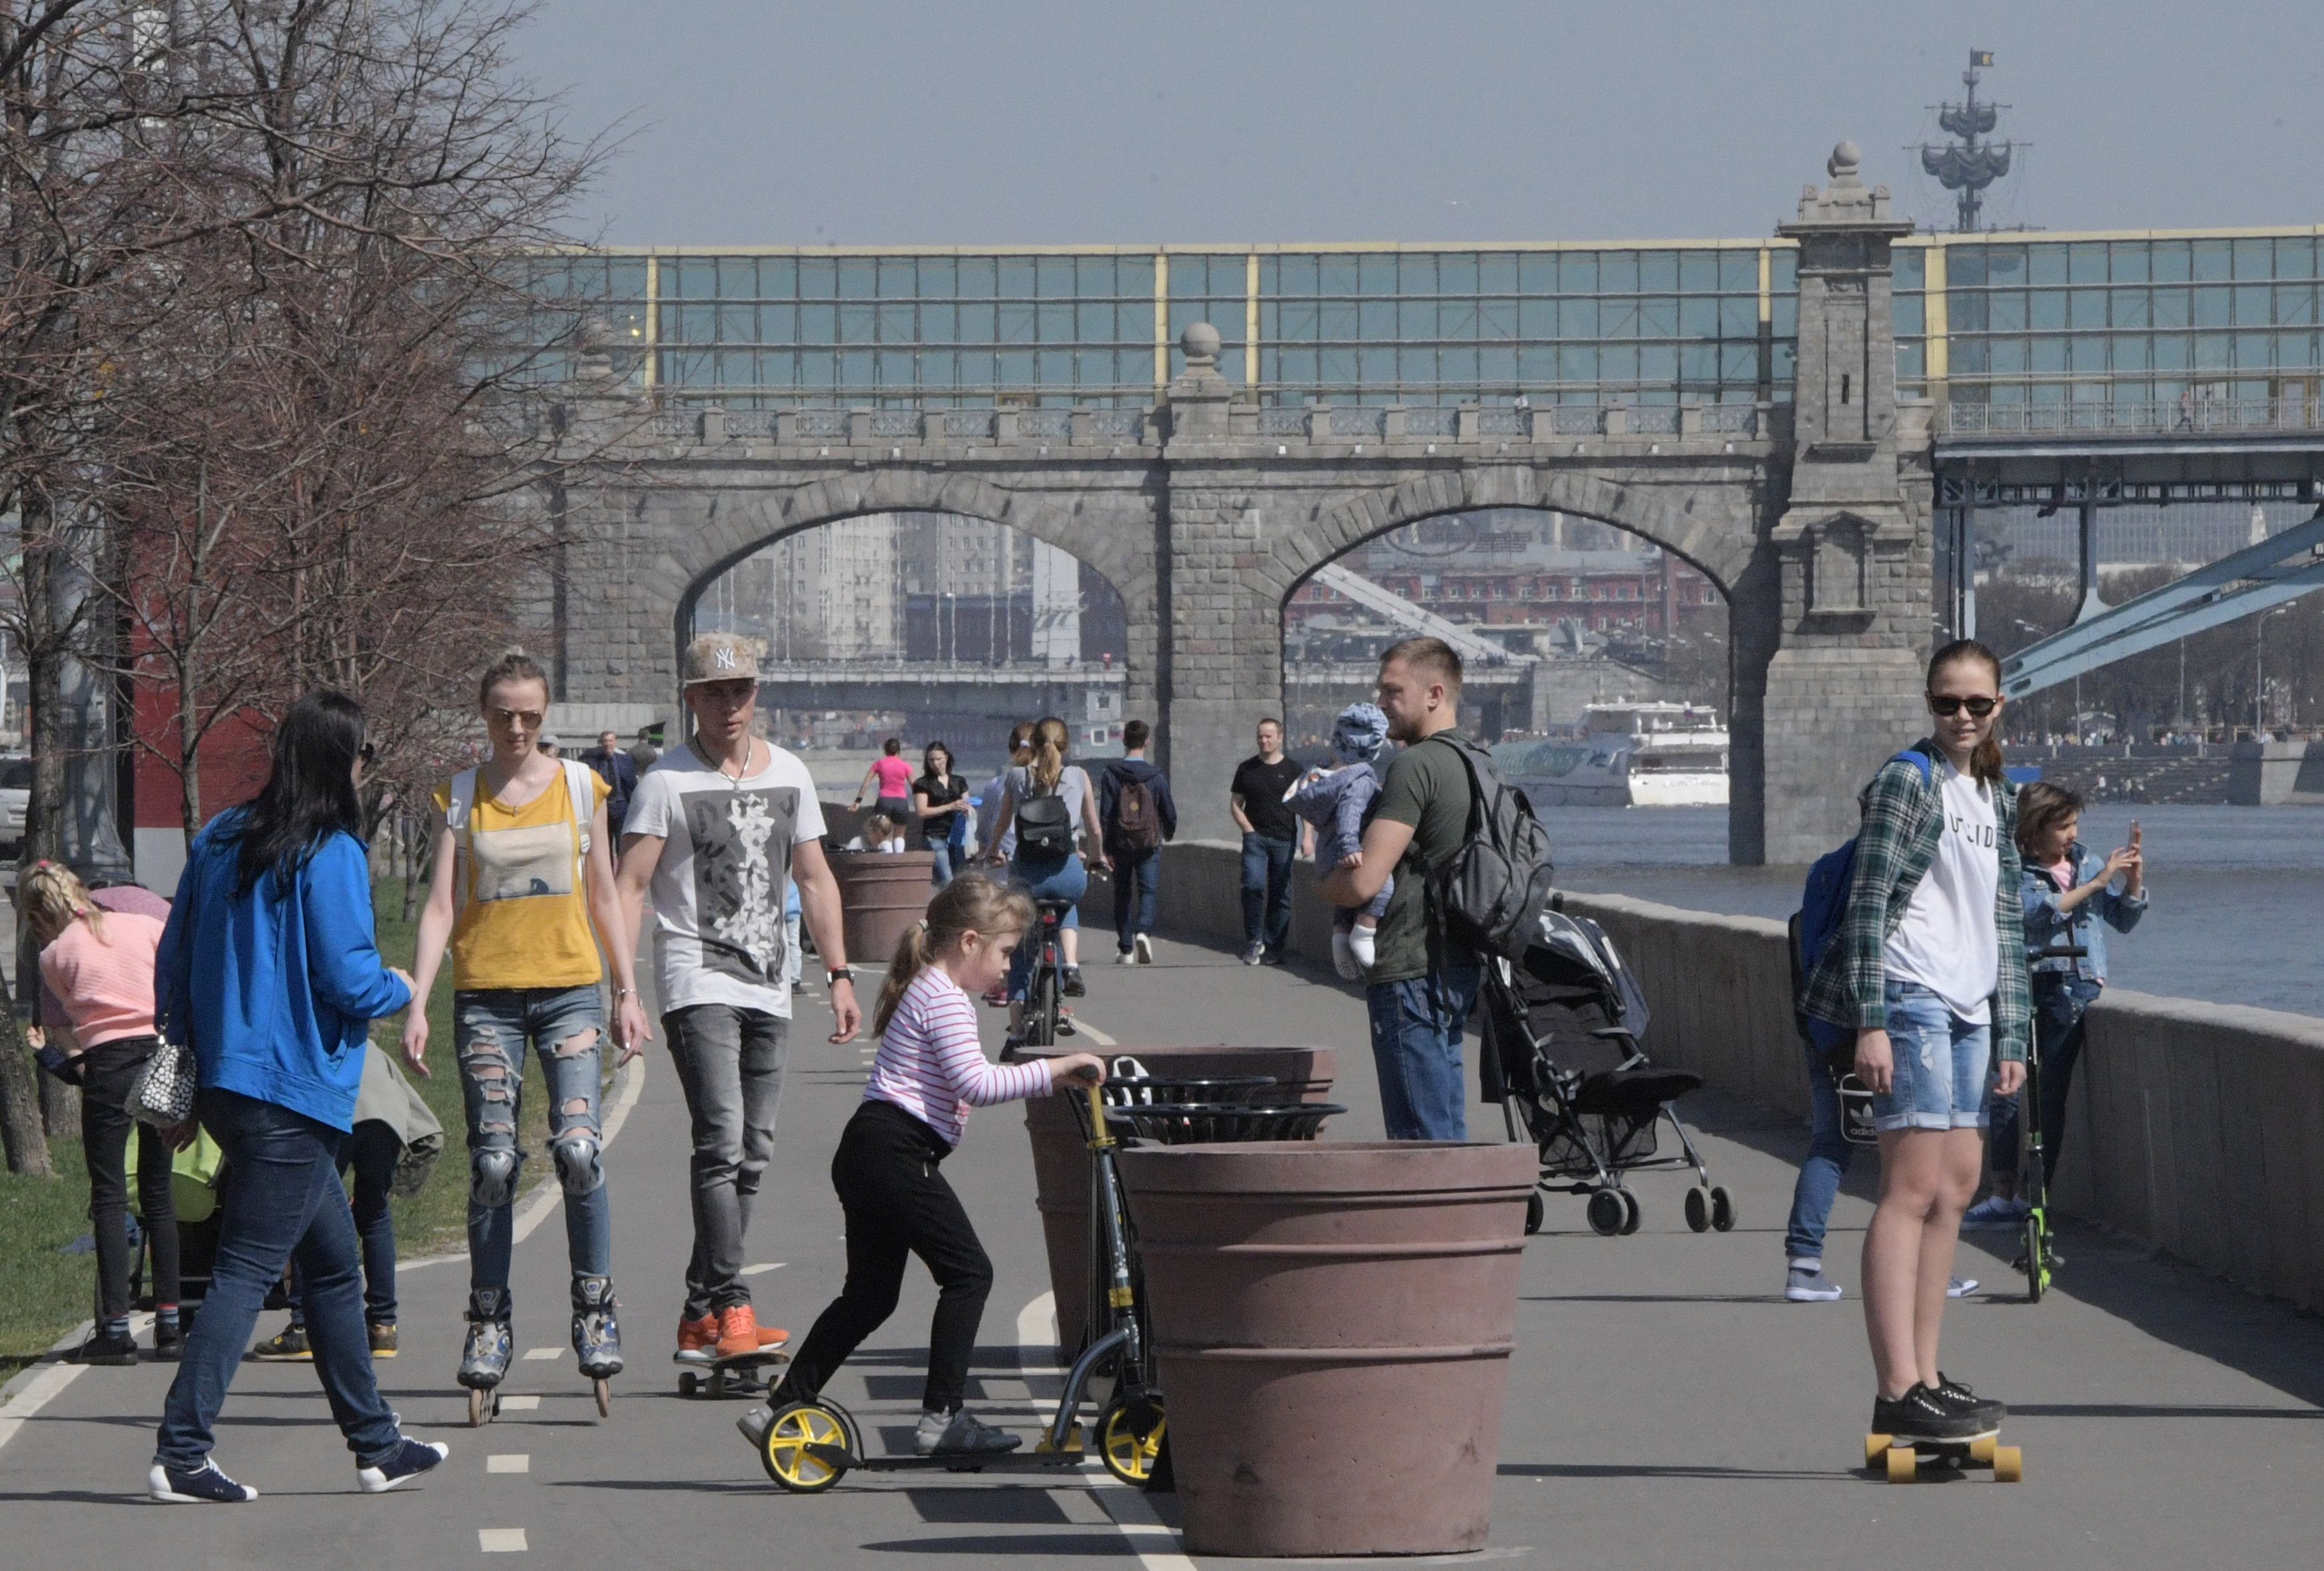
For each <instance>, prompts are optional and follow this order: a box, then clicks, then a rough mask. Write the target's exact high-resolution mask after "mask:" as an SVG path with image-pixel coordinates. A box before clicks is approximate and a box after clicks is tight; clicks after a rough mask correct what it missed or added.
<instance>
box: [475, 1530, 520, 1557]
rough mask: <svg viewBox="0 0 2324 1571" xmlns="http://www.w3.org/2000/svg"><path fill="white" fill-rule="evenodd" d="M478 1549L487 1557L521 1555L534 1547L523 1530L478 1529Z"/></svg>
mask: <svg viewBox="0 0 2324 1571" xmlns="http://www.w3.org/2000/svg"><path fill="white" fill-rule="evenodd" d="M476 1548H478V1549H480V1550H482V1551H484V1553H485V1554H487V1555H521V1554H523V1553H524V1552H525V1551H526V1550H528V1549H530V1548H532V1546H531V1545H530V1544H528V1543H526V1542H525V1541H524V1529H522V1528H478V1529H476Z"/></svg>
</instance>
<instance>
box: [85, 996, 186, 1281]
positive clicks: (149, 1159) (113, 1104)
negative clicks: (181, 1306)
mask: <svg viewBox="0 0 2324 1571" xmlns="http://www.w3.org/2000/svg"><path fill="white" fill-rule="evenodd" d="M154 1046H155V1040H154V1039H153V1038H152V1037H124V1038H123V1039H122V1040H119V1041H112V1042H101V1043H99V1044H98V1045H97V1046H96V1047H93V1048H91V1049H88V1053H87V1054H86V1055H85V1056H84V1057H83V1058H82V1059H81V1062H82V1064H83V1065H84V1066H85V1074H86V1076H87V1078H86V1079H85V1080H84V1081H83V1082H82V1084H81V1093H80V1149H81V1154H82V1157H83V1159H84V1160H86V1161H87V1162H88V1220H89V1224H90V1225H91V1227H92V1228H93V1229H94V1231H95V1233H96V1234H97V1308H98V1309H99V1311H100V1312H101V1313H102V1314H103V1315H104V1316H105V1317H106V1319H109V1320H118V1319H120V1318H121V1317H124V1316H125V1315H127V1314H128V1313H129V1311H130V1310H131V1309H132V1308H135V1306H134V1305H133V1304H131V1303H130V1301H129V1226H128V1222H127V1217H128V1214H129V1176H128V1171H127V1166H128V1158H129V1151H128V1146H129V1137H130V1132H131V1131H132V1130H133V1129H134V1130H135V1132H136V1136H137V1204H138V1208H139V1209H140V1210H142V1211H143V1212H144V1214H145V1236H146V1237H147V1238H149V1239H151V1240H152V1246H153V1301H154V1302H155V1303H157V1304H174V1303H176V1302H177V1301H178V1210H177V1206H175V1204H174V1203H172V1202H171V1198H170V1158H171V1151H170V1148H169V1147H168V1146H167V1145H165V1144H163V1143H162V1141H161V1132H160V1131H159V1130H157V1129H155V1128H154V1127H153V1126H152V1124H150V1123H138V1122H137V1121H136V1120H135V1119H134V1118H132V1117H130V1116H129V1112H128V1104H129V1088H130V1086H133V1085H134V1084H135V1083H136V1080H137V1071H138V1069H139V1068H140V1067H142V1066H143V1064H144V1062H145V1060H146V1059H147V1058H151V1057H152V1054H153V1049H154Z"/></svg>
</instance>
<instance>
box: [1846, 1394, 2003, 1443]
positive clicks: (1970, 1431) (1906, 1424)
mask: <svg viewBox="0 0 2324 1571" xmlns="http://www.w3.org/2000/svg"><path fill="white" fill-rule="evenodd" d="M1872 1432H1873V1433H1874V1434H1876V1435H1886V1436H1887V1437H1889V1438H1891V1439H1893V1440H1898V1441H1902V1442H1904V1443H1905V1444H1907V1445H1909V1444H1911V1443H1912V1442H1914V1441H1916V1440H1974V1439H1976V1438H1977V1437H1978V1436H1979V1435H1982V1434H1984V1433H1985V1428H1984V1427H1983V1426H1981V1425H1979V1424H1978V1421H1977V1420H1976V1419H1972V1418H1970V1417H1969V1415H1968V1414H1966V1413H1961V1412H1957V1411H1955V1410H1954V1409H1952V1408H1950V1407H1948V1406H1947V1405H1946V1404H1945V1403H1944V1401H1943V1400H1941V1399H1940V1398H1939V1397H1938V1396H1937V1394H1936V1393H1935V1392H1934V1391H1931V1390H1930V1389H1929V1388H1928V1387H1927V1386H1924V1385H1917V1384H1916V1385H1914V1387H1913V1389H1912V1390H1911V1391H1906V1392H1905V1393H1904V1395H1903V1396H1901V1397H1898V1398H1897V1399H1896V1400H1895V1401H1890V1400H1888V1399H1887V1398H1886V1397H1877V1398H1875V1399H1874V1400H1873V1403H1872Z"/></svg>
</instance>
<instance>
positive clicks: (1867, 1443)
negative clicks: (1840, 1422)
mask: <svg viewBox="0 0 2324 1571" xmlns="http://www.w3.org/2000/svg"><path fill="white" fill-rule="evenodd" d="M1864 1465H1865V1466H1867V1467H1874V1468H1877V1467H1883V1466H1885V1467H1886V1469H1887V1470H1888V1482H1889V1483H1912V1482H1913V1481H1914V1479H1916V1478H1918V1477H1920V1476H1922V1474H1923V1468H1924V1467H1925V1468H1927V1469H1928V1470H1930V1471H1935V1470H1938V1469H1942V1470H1946V1471H1950V1470H1952V1469H1956V1468H1968V1467H1990V1468H1991V1469H1993V1481H1994V1482H1995V1483H2024V1481H2025V1454H2024V1451H2022V1450H2021V1449H2020V1448H2018V1447H2017V1446H2004V1445H2002V1444H2001V1431H2000V1430H1998V1429H1995V1430H1993V1431H1991V1432H1990V1433H1987V1434H1983V1435H1977V1436H1972V1437H1970V1438H1969V1439H1966V1440H1899V1439H1897V1438H1896V1437H1895V1436H1893V1435H1867V1436H1866V1437H1864Z"/></svg>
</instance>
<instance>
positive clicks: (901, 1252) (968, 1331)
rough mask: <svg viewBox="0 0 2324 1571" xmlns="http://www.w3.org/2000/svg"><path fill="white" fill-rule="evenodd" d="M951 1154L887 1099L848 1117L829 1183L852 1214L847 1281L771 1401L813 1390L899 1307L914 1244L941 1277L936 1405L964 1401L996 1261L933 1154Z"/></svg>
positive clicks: (933, 1350) (932, 1349)
mask: <svg viewBox="0 0 2324 1571" xmlns="http://www.w3.org/2000/svg"><path fill="white" fill-rule="evenodd" d="M950 1154H951V1148H950V1147H949V1146H947V1145H945V1142H944V1141H943V1140H942V1139H940V1138H939V1137H938V1136H937V1134H936V1131H934V1130H932V1129H930V1128H929V1127H928V1126H927V1124H925V1123H921V1122H920V1121H919V1120H918V1119H917V1118H914V1117H913V1116H912V1115H911V1114H908V1113H906V1112H905V1111H904V1110H903V1109H902V1108H900V1107H898V1106H896V1105H895V1104H893V1103H889V1102H878V1101H872V1102H866V1103H864V1104H862V1105H861V1106H859V1107H857V1108H856V1110H855V1116H854V1117H853V1118H851V1119H849V1120H848V1121H847V1128H846V1129H845V1130H844V1132H842V1133H841V1134H840V1137H839V1151H838V1152H837V1153H836V1154H835V1155H834V1156H833V1157H832V1159H831V1184H832V1187H834V1188H835V1189H837V1190H838V1191H839V1205H840V1208H841V1210H842V1211H844V1213H845V1214H846V1216H847V1285H846V1286H845V1287H844V1288H843V1289H840V1293H839V1297H837V1298H834V1299H833V1300H832V1301H831V1306H830V1308H826V1309H825V1310H824V1312H823V1313H822V1314H820V1315H818V1316H816V1321H815V1327H814V1329H812V1330H810V1331H809V1332H808V1333H807V1341H806V1343H805V1344H804V1345H802V1346H801V1347H800V1348H799V1350H798V1352H797V1353H796V1354H793V1355H792V1356H791V1366H790V1370H789V1372H788V1373H786V1374H785V1375H784V1376H783V1382H782V1385H781V1387H780V1388H779V1390H778V1391H777V1392H776V1395H775V1399H774V1405H775V1406H777V1407H780V1406H781V1405H782V1404H783V1403H784V1402H786V1401H806V1400H812V1399H813V1398H814V1397H815V1396H816V1395H817V1394H818V1393H819V1392H820V1391H822V1390H823V1387H824V1382H825V1381H828V1380H829V1379H830V1378H831V1377H832V1375H833V1374H834V1373H835V1372H836V1371H837V1370H838V1368H839V1366H840V1365H841V1364H842V1363H845V1362H846V1361H847V1355H848V1354H851V1353H853V1352H854V1351H855V1349H856V1348H857V1347H858V1346H860V1345H862V1341H863V1339H864V1338H865V1337H866V1336H869V1335H871V1333H872V1332H874V1331H877V1330H878V1329H879V1328H880V1327H881V1326H882V1325H883V1324H885V1323H886V1321H887V1318H888V1317H889V1316H890V1315H892V1314H894V1313H895V1312H896V1299H897V1298H898V1296H899V1294H900V1293H901V1292H902V1290H903V1286H904V1259H905V1257H906V1256H907V1255H910V1254H917V1255H918V1256H919V1257H920V1259H921V1261H923V1262H924V1263H926V1265H927V1268H928V1272H929V1274H930V1275H932V1276H934V1277H935V1278H936V1289H937V1292H936V1320H935V1323H934V1324H933V1325H932V1326H930V1327H929V1330H928V1383H927V1391H926V1392H925V1393H924V1394H923V1395H922V1396H921V1398H920V1406H921V1408H922V1409H924V1410H926V1411H929V1412H939V1413H948V1412H951V1411H953V1410H954V1409H957V1408H958V1407H959V1406H960V1404H961V1400H962V1399H963V1397H964V1394H965V1393H966V1391H967V1389H968V1360H969V1355H970V1354H972V1353H973V1352H974V1351H975V1349H976V1326H977V1322H978V1321H980V1320H982V1318H983V1317H984V1300H985V1299H986V1298H988V1297H989V1296H990V1295H991V1292H992V1262H991V1261H990V1260H988V1259H986V1258H985V1254H984V1246H983V1245H982V1244H981V1243H978V1242H977V1241H976V1229H975V1228H974V1227H973V1226H971V1225H970V1224H969V1220H968V1213H967V1212H966V1211H964V1210H963V1209H962V1208H961V1204H960V1197H959V1196H957V1195H955V1194H954V1193H953V1192H952V1186H951V1185H950V1184H948V1183H946V1182H945V1178H944V1175H943V1174H942V1173H939V1172H938V1171H936V1164H937V1163H939V1162H941V1161H943V1160H944V1159H945V1157H947V1156H949V1155H950Z"/></svg>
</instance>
